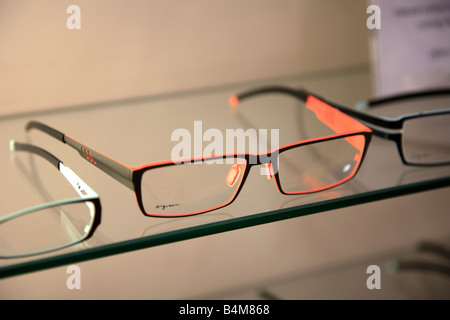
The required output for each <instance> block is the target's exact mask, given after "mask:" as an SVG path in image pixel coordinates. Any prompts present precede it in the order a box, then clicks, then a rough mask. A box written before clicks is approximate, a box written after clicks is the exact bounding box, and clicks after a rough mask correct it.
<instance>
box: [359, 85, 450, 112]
mask: <svg viewBox="0 0 450 320" xmlns="http://www.w3.org/2000/svg"><path fill="white" fill-rule="evenodd" d="M428 96H432V97H436V96H450V89H448V88H447V89H434V90H423V91H417V92H407V93H402V94H394V95H390V96H386V97H382V98H376V99H369V100H366V101H361V102H358V103H357V104H356V107H357V109H358V110H364V109H369V108H374V107H379V106H383V105H384V104H386V103H391V102H396V101H401V100H408V99H415V98H422V97H428Z"/></svg>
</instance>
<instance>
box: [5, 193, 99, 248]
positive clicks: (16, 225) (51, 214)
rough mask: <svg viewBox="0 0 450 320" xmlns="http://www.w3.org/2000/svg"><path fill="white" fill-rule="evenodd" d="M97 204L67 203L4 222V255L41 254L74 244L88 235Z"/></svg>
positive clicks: (87, 202)
mask: <svg viewBox="0 0 450 320" xmlns="http://www.w3.org/2000/svg"><path fill="white" fill-rule="evenodd" d="M93 221H94V205H93V204H92V203H91V202H89V201H86V202H75V203H66V204H62V205H58V206H52V207H47V208H41V209H37V210H35V211H31V212H28V213H25V214H23V215H19V216H17V217H15V218H12V219H9V220H6V221H4V222H3V223H0V235H1V236H0V256H1V257H15V256H26V255H30V254H35V253H36V254H37V253H42V252H46V251H51V250H53V249H58V248H61V247H65V246H69V245H73V244H75V243H78V242H80V241H82V240H84V239H85V238H86V236H87V235H88V234H89V231H90V228H91V227H92V224H93Z"/></svg>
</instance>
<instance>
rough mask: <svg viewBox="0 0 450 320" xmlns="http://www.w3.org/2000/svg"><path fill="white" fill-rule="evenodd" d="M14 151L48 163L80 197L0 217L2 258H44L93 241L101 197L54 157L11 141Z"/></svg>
mask: <svg viewBox="0 0 450 320" xmlns="http://www.w3.org/2000/svg"><path fill="white" fill-rule="evenodd" d="M10 149H11V152H16V151H24V152H29V153H32V154H36V155H38V156H41V157H43V158H44V159H46V160H48V161H49V162H50V163H51V164H52V165H53V166H55V167H56V168H57V169H58V170H59V171H60V172H61V173H62V174H63V175H64V177H65V178H66V179H67V180H68V181H69V183H70V184H71V185H72V187H73V188H74V189H75V190H76V191H77V193H78V194H79V195H80V197H79V198H73V199H66V200H60V201H53V202H48V203H45V204H41V205H38V206H34V207H31V208H27V209H23V210H20V211H17V212H14V213H11V214H8V215H6V216H3V217H0V258H21V257H28V256H32V255H38V254H44V253H47V252H51V251H55V250H60V249H63V248H66V247H69V246H73V245H76V244H78V243H81V242H82V241H85V240H87V239H89V238H90V237H91V236H92V235H93V234H94V232H95V230H96V228H97V227H98V225H99V224H100V220H101V205H100V199H99V197H98V195H97V194H96V193H95V192H94V191H93V190H92V189H91V188H90V187H89V186H88V185H87V184H86V183H85V182H84V181H83V180H81V179H80V177H78V175H76V174H75V172H73V171H72V170H71V169H70V168H69V167H67V166H65V165H64V164H63V163H62V162H61V161H60V160H59V159H58V158H56V157H55V156H53V155H52V154H51V153H49V152H47V151H45V150H43V149H41V148H39V147H36V146H33V145H30V144H26V143H18V142H15V141H11V143H10Z"/></svg>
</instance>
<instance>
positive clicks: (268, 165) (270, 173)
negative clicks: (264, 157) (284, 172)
mask: <svg viewBox="0 0 450 320" xmlns="http://www.w3.org/2000/svg"><path fill="white" fill-rule="evenodd" d="M265 167H266V168H265V169H266V176H267V180H270V179H272V178H273V169H272V163H271V162H269V163H266V164H265Z"/></svg>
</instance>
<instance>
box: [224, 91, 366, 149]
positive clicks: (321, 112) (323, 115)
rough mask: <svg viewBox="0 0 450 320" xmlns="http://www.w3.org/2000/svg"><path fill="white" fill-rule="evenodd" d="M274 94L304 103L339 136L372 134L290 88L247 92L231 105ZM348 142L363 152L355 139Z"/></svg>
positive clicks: (363, 127)
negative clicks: (260, 95)
mask: <svg viewBox="0 0 450 320" xmlns="http://www.w3.org/2000/svg"><path fill="white" fill-rule="evenodd" d="M273 92H277V93H284V94H288V95H291V96H294V97H296V98H298V99H300V100H302V101H304V102H305V104H306V107H307V108H308V109H310V110H311V111H313V112H314V113H315V115H316V117H317V119H319V120H320V121H321V122H322V123H324V124H325V125H327V126H328V127H329V128H330V129H332V130H333V131H334V132H336V133H338V134H342V133H351V132H352V131H356V132H360V131H364V132H372V130H371V129H370V128H368V127H366V126H365V125H363V124H362V123H361V122H359V121H357V120H356V119H353V118H352V117H350V116H349V115H347V114H345V113H343V112H341V111H339V110H337V109H336V108H334V107H332V106H330V105H328V104H327V103H326V102H324V101H323V100H321V99H319V98H317V97H315V96H313V95H311V94H309V93H308V92H306V91H302V90H294V89H291V88H288V87H282V86H278V87H275V86H272V87H262V88H259V89H256V90H253V91H247V92H244V93H241V94H239V95H235V96H232V97H231V98H230V101H229V103H230V105H231V106H232V107H236V106H237V104H238V102H239V101H240V100H242V99H246V98H249V97H252V96H255V95H259V94H264V93H273ZM347 141H348V142H349V143H351V144H352V145H353V146H354V147H355V148H357V149H358V150H359V151H360V152H362V151H363V148H364V146H363V145H361V144H360V143H357V142H356V141H355V140H354V139H347Z"/></svg>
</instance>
